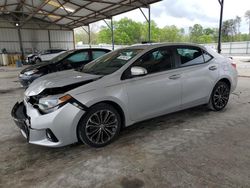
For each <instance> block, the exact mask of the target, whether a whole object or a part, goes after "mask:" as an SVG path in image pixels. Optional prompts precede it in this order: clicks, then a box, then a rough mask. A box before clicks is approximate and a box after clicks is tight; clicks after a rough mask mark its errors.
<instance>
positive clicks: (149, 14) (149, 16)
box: [139, 5, 151, 42]
mask: <svg viewBox="0 0 250 188" xmlns="http://www.w3.org/2000/svg"><path fill="white" fill-rule="evenodd" d="M139 10H140V11H141V13H142V15H143V16H144V18H145V19H146V21H147V22H148V42H151V9H150V5H148V17H147V16H146V15H145V13H144V12H143V11H142V9H141V8H139Z"/></svg>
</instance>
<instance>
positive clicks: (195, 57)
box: [177, 47, 204, 67]
mask: <svg viewBox="0 0 250 188" xmlns="http://www.w3.org/2000/svg"><path fill="white" fill-rule="evenodd" d="M177 55H178V56H179V57H180V67H185V66H190V65H197V64H201V63H204V59H203V54H202V50H201V49H199V48H195V47H177Z"/></svg>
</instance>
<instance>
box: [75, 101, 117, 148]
mask: <svg viewBox="0 0 250 188" xmlns="http://www.w3.org/2000/svg"><path fill="white" fill-rule="evenodd" d="M120 130H121V117H120V115H119V113H118V112H117V110H116V109H115V108H114V107H113V106H111V105H109V104H106V103H100V104H97V105H95V106H93V107H91V108H90V109H89V111H88V113H87V114H86V115H84V116H83V117H82V118H81V120H80V121H79V124H78V127H77V135H78V138H79V140H80V141H82V142H83V143H85V144H87V145H89V146H91V147H95V148H98V147H103V146H106V145H108V144H110V143H111V142H113V141H114V140H115V139H116V138H117V137H118V135H119V133H120Z"/></svg>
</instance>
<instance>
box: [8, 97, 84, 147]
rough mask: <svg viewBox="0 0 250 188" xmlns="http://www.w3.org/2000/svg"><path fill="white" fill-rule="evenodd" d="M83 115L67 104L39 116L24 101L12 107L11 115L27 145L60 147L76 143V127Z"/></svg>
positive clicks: (37, 112) (80, 110)
mask: <svg viewBox="0 0 250 188" xmlns="http://www.w3.org/2000/svg"><path fill="white" fill-rule="evenodd" d="M84 113H85V111H84V110H82V109H79V108H77V107H76V106H74V105H72V104H70V103H68V104H65V105H64V106H63V107H62V108H60V109H58V110H56V111H54V112H51V113H48V114H40V112H39V111H38V110H37V109H36V108H34V107H33V106H32V105H31V104H29V103H28V102H26V101H25V100H24V101H23V102H20V103H18V102H17V103H16V104H15V105H14V107H13V109H12V112H11V115H12V117H13V120H14V122H15V123H16V125H17V127H19V128H20V130H21V133H22V135H23V136H24V137H25V138H26V139H27V141H28V142H29V143H31V144H36V145H41V146H48V147H61V146H65V145H69V144H73V143H75V142H78V139H77V134H76V132H77V125H78V122H79V120H80V118H81V117H82V115H83V114H84Z"/></svg>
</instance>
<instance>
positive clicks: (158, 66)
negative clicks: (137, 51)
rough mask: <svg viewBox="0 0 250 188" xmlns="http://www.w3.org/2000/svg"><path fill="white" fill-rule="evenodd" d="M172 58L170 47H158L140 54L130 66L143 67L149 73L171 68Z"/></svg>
mask: <svg viewBox="0 0 250 188" xmlns="http://www.w3.org/2000/svg"><path fill="white" fill-rule="evenodd" d="M173 59H174V58H173V54H172V51H171V49H170V48H160V49H157V50H154V51H152V52H149V53H147V54H146V55H144V56H142V57H141V58H139V59H138V60H137V61H136V62H135V63H134V64H133V65H132V66H140V67H143V68H145V69H146V70H147V71H148V74H151V73H156V72H161V71H166V70H170V69H172V68H173Z"/></svg>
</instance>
